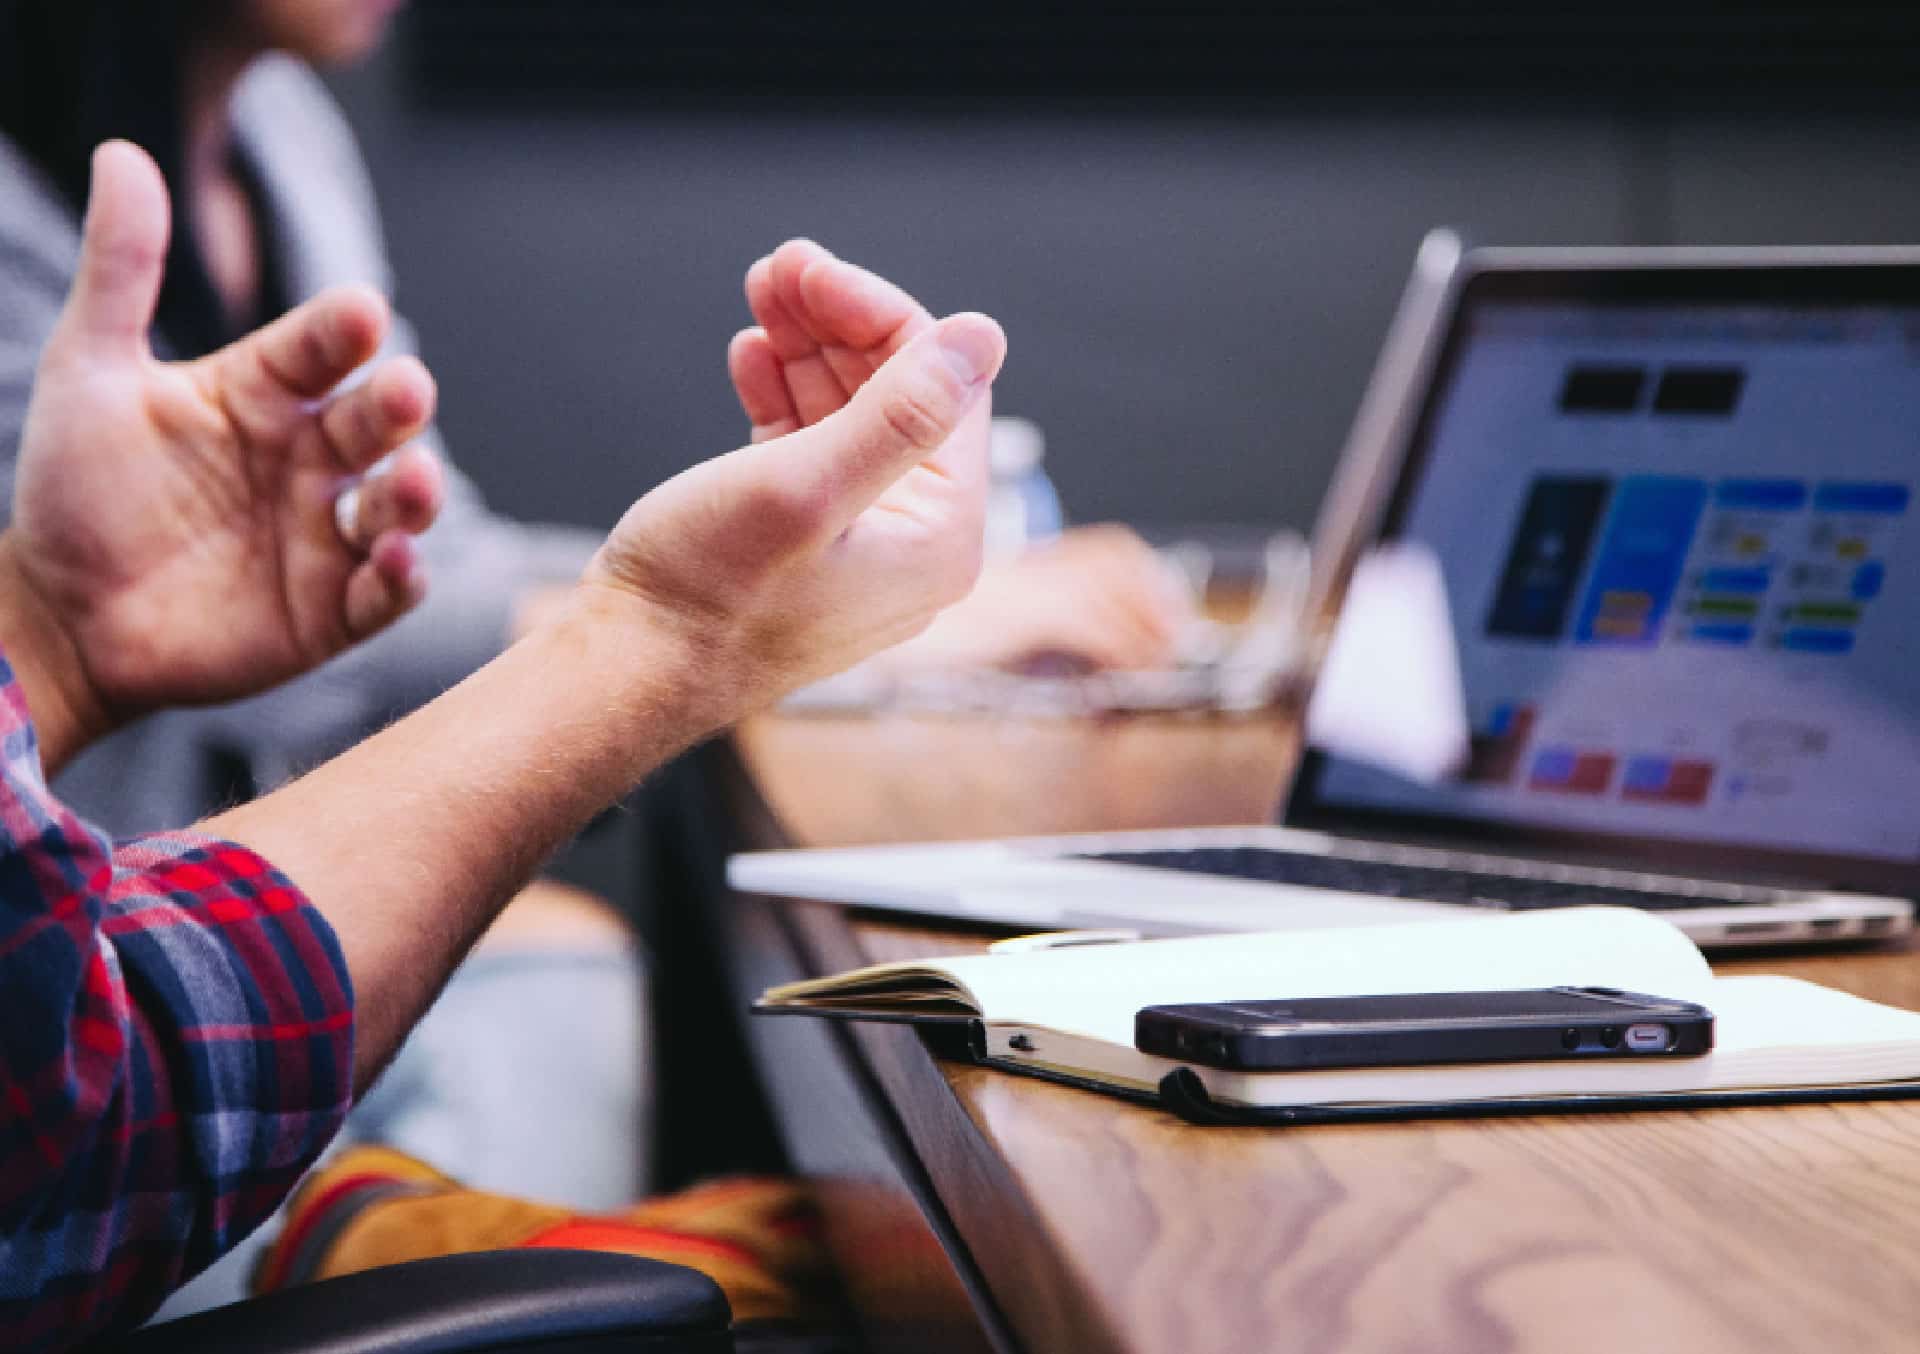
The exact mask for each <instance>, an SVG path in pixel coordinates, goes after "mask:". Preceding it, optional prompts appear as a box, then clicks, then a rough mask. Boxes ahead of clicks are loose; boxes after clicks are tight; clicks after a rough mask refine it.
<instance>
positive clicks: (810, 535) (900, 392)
mask: <svg viewBox="0 0 1920 1354" xmlns="http://www.w3.org/2000/svg"><path fill="white" fill-rule="evenodd" d="M1005 354H1006V338H1005V336H1004V335H1003V334H1002V333H1001V332H1000V327H999V326H998V325H996V324H995V323H994V322H993V321H992V320H990V319H988V318H987V317H986V316H984V315H971V314H967V315H954V316H950V317H949V318H947V319H945V320H942V321H940V322H939V323H938V324H937V325H936V324H933V323H932V322H931V321H929V322H928V324H927V325H926V326H923V327H922V330H921V332H920V334H919V336H918V337H917V338H915V339H913V340H912V341H911V342H908V343H906V344H905V345H904V346H897V350H896V351H894V352H893V355H892V356H891V357H890V358H887V359H885V360H884V361H881V362H880V363H879V364H878V366H877V368H876V369H875V370H874V371H873V372H872V373H871V375H870V379H866V380H865V381H864V383H862V384H860V385H859V386H858V388H857V389H856V390H854V391H853V392H852V393H851V395H850V396H849V397H845V398H843V401H842V403H841V405H840V406H839V407H837V408H836V409H835V410H834V411H833V412H830V413H826V414H824V416H822V417H821V418H820V419H819V421H818V422H814V423H812V425H811V426H809V427H806V428H804V429H801V430H799V431H797V432H789V433H787V434H785V435H784V436H769V437H766V438H765V439H764V440H761V441H758V442H756V443H755V444H754V445H752V446H749V447H744V448H742V449H740V450H739V451H735V452H731V453H729V454H727V455H725V456H721V457H717V458H716V459H714V460H711V461H707V462H705V463H704V464H701V465H697V466H694V467H693V468H692V469H690V470H687V471H684V472H682V473H681V474H679V475H677V476H675V477H674V478H673V479H671V480H668V481H667V482H666V483H665V484H663V485H661V486H660V487H659V488H657V489H655V490H654V491H653V492H652V493H650V494H648V495H647V496H646V497H645V498H643V499H641V500H640V501H639V502H638V503H636V504H635V505H634V506H633V507H632V508H631V509H630V510H628V512H627V515H626V516H625V517H624V518H622V519H621V521H620V523H619V525H618V526H616V527H615V528H614V530H613V534H612V535H611V536H610V537H609V538H608V539H607V543H606V545H605V546H603V547H602V548H601V550H600V553H599V555H598V556H596V558H595V559H594V562H593V564H592V565H591V566H589V568H588V570H587V576H586V580H585V588H584V590H583V592H584V599H585V602H586V604H587V605H588V606H590V607H594V608H595V609H599V608H600V607H603V606H604V607H610V608H612V609H613V610H614V611H615V612H616V613H619V612H628V613H631V611H632V609H633V608H634V607H635V606H636V605H637V606H638V607H639V608H640V611H641V613H642V614H643V616H644V617H645V620H646V623H647V624H648V625H649V626H650V628H651V630H652V632H654V633H667V634H672V635H678V636H680V637H682V639H683V640H684V641H685V648H686V652H687V653H688V654H690V655H691V657H692V661H693V662H694V663H695V664H696V665H697V667H698V669H699V672H698V682H699V684H700V688H701V690H700V699H701V701H702V702H704V704H703V706H702V709H701V710H700V711H699V713H698V714H697V715H696V716H695V718H697V719H700V720H702V721H704V722H705V723H707V724H708V725H710V726H717V725H719V724H722V723H726V722H728V721H730V720H731V719H733V718H735V717H737V716H738V715H740V714H742V713H744V712H746V711H747V710H749V709H751V708H753V707H754V706H755V705H757V704H760V703H762V702H765V701H768V700H772V699H773V698H775V697H777V696H779V695H781V694H783V693H784V692H786V691H788V690H791V689H792V688H793V687H795V686H798V685H800V684H802V683H804V682H807V681H810V680H813V679H815V678H818V677H822V676H825V675H826V674H828V673H831V672H834V671H837V670H839V669H841V668H845V667H848V666H851V665H852V664H853V663H856V662H858V661H859V660H860V659H862V658H865V657H867V656H868V655H870V654H872V653H874V652H876V651H877V650H879V649H882V648H885V647H886V646H888V645H890V644H894V643H897V642H899V641H900V640H903V639H906V638H908V637H909V636H911V635H913V634H916V633H917V632H918V631H919V630H921V629H922V628H924V627H925V625H926V624H927V622H928V621H929V620H931V619H932V618H933V616H934V614H935V613H936V612H937V611H939V610H940V609H941V608H942V607H945V606H947V605H949V604H951V603H952V602H953V601H955V600H956V599H957V598H959V597H961V596H963V595H964V594H965V593H966V591H967V590H968V589H969V588H970V587H972V585H973V581H974V578H975V577H976V575H977V574H978V573H979V569H980V551H981V524H982V518H983V516H984V513H985V507H986V493H987V458H986V440H985V437H984V428H982V435H979V436H975V435H972V433H971V430H972V429H973V428H974V427H975V426H976V425H978V424H979V423H980V420H981V418H982V415H983V411H984V409H985V407H986V405H987V398H986V397H987V392H988V389H989V387H990V386H991V384H992V382H993V378H994V377H995V375H997V374H998V372H999V370H1000V364H1001V362H1002V360H1003V358H1004V357H1005Z"/></svg>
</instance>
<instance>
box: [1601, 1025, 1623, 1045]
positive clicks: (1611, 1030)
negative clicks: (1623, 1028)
mask: <svg viewBox="0 0 1920 1354" xmlns="http://www.w3.org/2000/svg"><path fill="white" fill-rule="evenodd" d="M1600 1046H1601V1047H1602V1048H1619V1047H1620V1030H1619V1028H1618V1027H1617V1026H1614V1025H1609V1026H1607V1027H1606V1028H1605V1029H1603V1030H1601V1031H1600Z"/></svg>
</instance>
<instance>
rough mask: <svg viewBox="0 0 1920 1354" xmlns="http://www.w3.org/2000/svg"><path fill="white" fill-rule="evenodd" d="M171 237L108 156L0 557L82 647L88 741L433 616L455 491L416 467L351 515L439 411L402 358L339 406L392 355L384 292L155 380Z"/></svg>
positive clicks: (142, 168) (334, 295)
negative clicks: (345, 509)
mask: <svg viewBox="0 0 1920 1354" xmlns="http://www.w3.org/2000/svg"><path fill="white" fill-rule="evenodd" d="M168 216H169V213H168V203H167V196H166V187H165V184H164V182H163V181H162V179H161V178H160V174H159V171H158V170H157V169H156V168H155V166H154V165H153V162H152V161H151V160H149V159H148V158H147V157H146V155H145V154H144V153H143V152H141V151H139V150H138V149H136V148H135V147H133V146H130V145H127V144H125V143H109V144H107V145H105V146H102V147H101V148H100V149H99V150H98V151H97V152H95V156H94V163H93V186H92V193H91V199H90V201H89V205H88V212H87V222H86V229H85V235H84V241H83V244H82V250H81V258H80V265H79V271H78V273H77V275H76V277H75V280H74V284H73V289H72V292H71V293H70V295H69V296H68V299H67V306H66V309H65V311H64V312H63V313H62V315H61V318H60V321H59V324H58V326H57V328H56V329H55V331H54V333H53V336H52V337H51V339H50V340H49V341H48V344H47V348H46V352H45V354H44V356H43V358H42V360H41V364H40V370H39V375H38V379H37V381H36V383H35V387H34V395H33V402H32V404H31V406H30V407H29V410H28V413H27V420H26V426H25V430H24V432H23V434H22V445H21V452H20V465H19V476H18V480H17V483H16V486H15V491H14V508H13V527H12V529H11V530H10V531H9V532H8V533H7V534H6V536H5V537H0V570H4V571H5V574H6V577H7V578H8V579H9V581H13V580H17V581H18V582H19V583H21V584H24V588H23V589H18V590H17V591H23V592H24V594H25V595H27V596H28V597H29V598H30V599H31V600H32V601H33V602H35V603H37V604H38V605H39V606H40V607H41V608H43V611H44V615H43V619H44V620H45V621H46V623H47V624H48V625H50V626H51V627H52V629H53V631H54V632H57V634H58V636H59V637H60V638H61V639H62V640H63V642H64V644H65V645H66V646H67V650H68V652H67V654H66V657H67V658H68V659H69V660H70V662H69V664H68V668H69V671H68V672H67V674H66V677H67V678H68V682H67V685H68V686H69V687H72V686H74V685H75V684H77V686H78V689H77V690H69V691H67V692H66V693H65V696H66V698H67V699H69V700H70V701H71V703H72V704H73V706H74V710H75V713H76V716H77V717H78V719H79V722H80V723H81V724H82V725H86V724H94V725H102V724H111V723H113V722H116V721H118V720H122V719H125V718H128V717H131V716H132V715H135V714H138V713H140V712H142V711H144V710H148V709H151V708H154V707H158V706H161V705H167V704H180V703H201V702H210V701H218V700H222V699H228V698H232V697H236V696H240V695H244V694H248V693H251V692H254V691H258V690H261V689H263V688H265V687H268V686H271V685H273V684H275V683H277V682H280V681H283V680H285V679H286V678H289V677H292V676H294V675H295V674H297V673H300V672H302V671H305V670H306V669H308V668H311V667H313V666H315V665H316V664H318V663H320V662H321V661H322V660H324V659H326V658H328V657H330V656H331V655H333V654H335V653H337V652H339V651H340V650H341V649H343V648H346V647H347V646H348V645H350V644H352V643H354V642H355V641H357V640H360V639H363V638H365V637H366V636H368V635H371V634H373V633H374V632H375V631H377V630H379V629H381V628H382V627H383V626H385V625H387V624H388V623H390V622H391V621H393V620H394V619H396V618H397V617H399V616H400V615H402V614H403V613H404V612H405V611H406V610H407V609H408V608H409V607H411V606H412V605H414V603H416V602H417V601H418V600H419V599H420V597H421V595H422V592H423V589H424V579H423V578H422V577H421V575H420V572H419V568H418V563H417V559H416V556H415V550H414V547H413V543H412V540H411V537H412V536H413V535H414V534H417V533H418V532H420V531H423V530H424V529H425V528H426V527H427V526H428V525H429V524H430V523H431V522H432V520H433V518H434V516H435V514H436V513H437V512H438V510H439V504H440V499H441V496H442V492H443V490H442V481H441V472H440V468H439V466H438V464H437V463H436V462H435V461H434V460H433V458H432V457H431V456H430V455H428V454H427V453H426V452H425V451H424V450H422V449H420V448H408V449H407V450H405V451H403V452H402V453H401V454H400V455H398V456H395V457H394V458H393V459H392V460H391V461H389V462H388V463H387V464H386V466H385V467H384V468H383V469H382V470H381V471H380V472H379V473H378V474H376V475H374V476H372V477H370V478H368V479H367V480H366V481H365V482H363V483H360V484H359V485H358V488H357V490H356V492H355V494H354V495H353V496H352V497H351V498H350V499H349V502H350V503H357V510H355V511H353V512H351V513H336V499H337V498H338V497H339V496H340V495H341V493H342V492H343V490H345V489H348V488H350V487H352V486H354V485H355V482H356V477H357V476H359V475H360V474H361V472H363V471H366V470H367V469H368V468H369V467H370V466H372V465H374V463H375V462H377V461H379V460H380V459H381V458H382V457H384V456H386V455H387V454H388V453H389V452H393V451H394V450H395V449H396V448H399V447H401V446H402V445H403V444H404V443H406V442H407V440H408V439H409V438H411V437H413V436H414V435H415V434H416V433H418V432H419V431H420V430H421V429H422V428H423V427H424V426H425V425H426V422H427V420H428V418H429V416H430V415H431V413H432V409H433V403H434V387H433V382H432V378H431V377H429V376H428V374H427V372H426V369H425V368H424V367H422V366H421V365H420V364H419V362H417V361H415V360H413V359H411V358H400V359H396V360H394V361H391V362H387V363H385V364H383V365H382V366H381V367H380V368H379V369H378V370H376V371H375V372H373V373H372V375H371V378H370V379H368V380H366V381H365V382H363V383H361V384H359V385H358V386H356V387H354V388H353V389H351V390H348V391H346V392H345V393H341V394H338V395H335V394H334V393H333V392H334V389H335V387H336V386H338V385H339V384H340V383H341V382H342V381H343V380H344V379H345V378H346V377H347V376H349V375H350V374H351V373H353V372H354V371H355V369H357V368H358V367H360V366H361V365H362V364H363V363H365V362H366V361H367V360H368V359H370V358H371V357H372V356H373V355H374V353H375V351H376V350H377V349H378V348H379V345H380V343H381V341H382V339H383V337H384V335H385V332H386V326H387V323H388V317H387V311H386V308H385V304H384V302H382V300H381V299H380V298H379V296H378V295H376V294H374V293H373V292H371V291H368V290H366V289H361V288H350V289H344V290H339V291H334V292H330V293H328V294H326V295H324V296H321V297H319V298H317V299H315V300H314V301H311V302H309V303H308V304H306V305H304V306H302V307H300V308H299V309H298V310H295V311H293V312H292V313H291V314H289V315H287V316H285V317H283V318H282V319H280V320H278V321H276V322H275V323H273V324H271V325H269V326H267V327H266V328H264V329H262V330H260V331H259V332H257V333H254V334H252V335H249V336H248V337H247V338H245V339H242V340H240V341H239V342H237V343H235V344H233V345H232V346H230V347H228V348H226V349H224V350H222V351H221V352H218V353H215V354H214V355H212V356H211V357H207V358H204V359H202V360H200V361H197V362H189V363H181V364H166V363H161V362H158V361H156V360H155V359H154V357H153V356H152V353H151V351H150V349H149V347H148V343H147V331H148V329H149V327H150V325H151V323H152V319H153V310H154V305H155V303H156V300H157V298H158V295H159V289H160V280H161V270H162V265H163V262H164V259H165V256H166V242H167V235H168V230H169V220H168ZM348 536H351V537H352V539H347V537H348ZM36 713H37V712H36ZM86 731H87V732H97V731H98V730H97V729H91V730H86Z"/></svg>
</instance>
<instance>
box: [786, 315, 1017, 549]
mask: <svg viewBox="0 0 1920 1354" xmlns="http://www.w3.org/2000/svg"><path fill="white" fill-rule="evenodd" d="M1006 355H1007V336H1006V335H1005V334H1004V333H1002V332H1001V330H1000V326H999V325H998V324H996V323H994V322H993V321H992V320H990V319H988V318H987V317H986V316H985V315H978V314H973V313H967V314H961V315H950V316H948V317H947V318H946V319H944V320H942V321H940V322H939V323H938V324H936V325H934V326H933V327H932V328H930V329H928V330H927V331H926V332H925V333H923V334H921V335H920V336H919V337H918V338H916V339H914V340H913V342H911V343H909V344H908V345H907V346H906V347H904V348H902V349H901V350H900V351H899V352H897V353H895V354H894V355H893V356H892V357H890V358H888V359H887V361H886V363H885V364H884V365H883V366H881V368H880V369H879V370H878V371H876V372H875V373H874V374H873V376H872V377H871V378H870V379H869V380H868V381H867V383H866V384H865V385H863V386H861V387H860V389H859V390H857V391H855V392H854V395H853V398H852V399H850V400H849V401H847V403H846V405H845V406H844V407H843V408H841V409H838V410H836V411H835V412H834V413H832V414H830V415H829V416H828V417H826V418H824V419H822V420H820V422H818V423H816V424H814V425H813V426H812V427H810V428H804V429H802V430H801V431H799V432H796V433H792V434H789V435H788V436H786V437H782V438H779V439H777V440H775V441H771V442H763V443H761V444H760V445H761V449H762V450H764V451H765V452H766V453H767V454H769V455H774V456H778V457H779V458H780V468H779V471H778V472H777V473H779V474H780V476H781V477H782V478H783V479H785V478H789V477H792V478H797V479H799V480H801V481H802V482H803V483H804V485H805V487H806V489H807V491H808V492H807V494H806V495H805V497H806V499H807V500H808V501H811V502H815V503H824V504H827V505H829V506H828V509H827V511H828V516H829V520H828V521H827V522H826V523H824V524H823V525H824V526H825V527H826V528H827V530H828V532H829V534H832V535H837V534H839V532H841V531H842V530H844V529H845V528H846V527H847V525H848V524H850V523H851V522H852V521H853V519H854V518H856V517H858V516H859V515H860V514H861V513H863V512H865V511H866V510H867V509H868V508H869V507H870V506H872V504H873V501H874V500H875V499H877V498H879V497H880V495H881V494H883V493H885V492H886V491H887V489H888V488H889V487H890V486H891V485H892V484H893V482H894V481H895V480H897V479H899V478H900V477H901V476H902V475H904V474H906V473H907V471H908V470H910V469H912V468H913V467H914V466H915V465H917V464H919V463H920V462H921V461H924V460H926V459H927V458H928V457H929V456H930V455H932V454H933V453H934V452H935V451H938V450H939V448H940V446H941V444H942V443H944V442H945V441H946V440H947V439H948V438H949V437H951V436H953V433H954V430H955V429H956V428H958V427H959V425H960V421H961V419H962V418H964V417H965V416H966V414H967V411H968V410H969V409H971V408H973V406H974V404H975V403H976V402H977V400H978V399H979V397H980V395H981V394H982V393H983V392H984V391H985V390H986V389H987V387H988V386H990V385H991V384H992V383H993V378H994V377H995V376H996V375H998V374H999V371H1000V364H1001V362H1002V361H1003V360H1005V358H1006Z"/></svg>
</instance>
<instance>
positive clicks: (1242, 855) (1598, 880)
mask: <svg viewBox="0 0 1920 1354" xmlns="http://www.w3.org/2000/svg"><path fill="white" fill-rule="evenodd" d="M1074 859H1077V860H1098V861H1108V862H1111V863H1114V864H1119V865H1146V866H1151V867H1153V868H1155V869H1162V870H1186V871H1190V872H1193V873H1196V874H1209V875H1222V876H1225V877H1227V878H1229V879H1249V880H1256V881H1259V882H1261V883H1268V884H1292V885H1295V886H1297V887H1300V888H1309V889H1340V890H1343V891H1345V892H1348V893H1371V894H1378V895H1380V896H1382V897H1387V898H1414V899H1420V900H1422V901H1425V902H1434V903H1459V904H1462V905H1465V906H1469V907H1487V908H1495V909H1499V910H1501V911H1509V912H1524V911H1531V910H1534V909H1540V908H1552V907H1575V906H1581V905H1594V904H1600V905H1606V906H1614V907H1638V908H1643V909H1645V910H1647V911H1652V912H1672V911H1677V910H1680V909H1682V908H1699V907H1739V906H1763V905H1765V904H1768V903H1778V902H1785V901H1788V900H1790V899H1796V898H1804V897H1806V895H1805V894H1804V893H1799V892H1795V891H1791V890H1787V889H1770V888H1759V887H1754V886H1751V885H1743V884H1724V883H1719V882H1717V881H1706V880H1692V879H1667V878H1656V877H1654V876H1635V875H1627V876H1622V875H1620V874H1617V873H1612V872H1607V873H1605V874H1602V873H1601V872H1599V871H1582V870H1578V869H1571V868H1566V869H1556V868H1552V867H1549V869H1550V870H1551V873H1542V874H1537V875H1534V874H1524V873H1518V872H1512V873H1509V872H1507V871H1497V870H1481V869H1471V868H1455V867H1450V866H1444V865H1425V864H1412V863H1407V862H1402V861H1395V860H1368V859H1362V858H1356V857H1353V856H1327V855H1317V854H1313V853H1310V852H1302V851H1281V850H1275V849H1273V848H1271V847H1259V846H1227V847H1199V848H1195V849H1192V850H1185V851H1106V852H1099V853H1095V854H1091V855H1082V856H1076V857H1074ZM1623 878H1625V879H1637V880H1643V881H1644V884H1643V885H1642V884H1630V883H1623V882H1619V881H1620V880H1622V879H1623Z"/></svg>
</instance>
